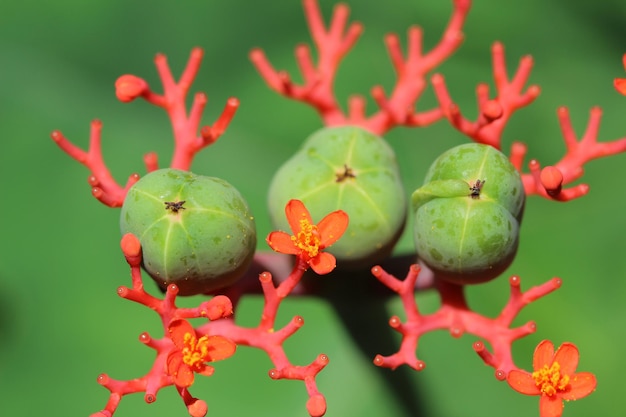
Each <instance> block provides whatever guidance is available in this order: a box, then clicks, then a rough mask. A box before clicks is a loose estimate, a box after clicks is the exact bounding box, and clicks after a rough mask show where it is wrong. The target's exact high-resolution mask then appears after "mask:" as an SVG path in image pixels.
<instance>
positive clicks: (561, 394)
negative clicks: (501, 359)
mask: <svg viewBox="0 0 626 417" xmlns="http://www.w3.org/2000/svg"><path fill="white" fill-rule="evenodd" d="M578 357H579V354H578V348H577V347H576V345H574V344H573V343H567V342H566V343H563V344H562V345H561V346H560V347H559V349H558V350H557V351H556V353H554V345H553V344H552V342H550V341H549V340H544V341H542V342H541V343H539V344H538V345H537V348H536V349H535V353H534V355H533V368H534V372H533V373H529V372H526V371H520V370H516V369H514V370H512V371H510V372H509V375H508V377H507V381H508V383H509V385H510V386H511V387H512V388H513V389H514V390H515V391H517V392H520V393H522V394H525V395H541V398H540V399H539V414H540V415H541V417H560V416H561V414H562V413H563V400H565V401H570V400H577V399H579V398H583V397H586V396H587V395H589V394H591V393H592V392H593V391H594V390H595V389H596V383H597V381H596V377H595V375H594V374H592V373H591V372H578V373H575V371H576V367H577V366H578Z"/></svg>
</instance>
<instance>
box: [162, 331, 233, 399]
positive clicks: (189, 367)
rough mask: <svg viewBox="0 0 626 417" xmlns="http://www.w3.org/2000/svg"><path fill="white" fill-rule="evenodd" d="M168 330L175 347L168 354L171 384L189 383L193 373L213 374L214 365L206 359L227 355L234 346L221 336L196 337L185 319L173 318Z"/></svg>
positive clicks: (186, 385) (224, 357) (231, 352)
mask: <svg viewBox="0 0 626 417" xmlns="http://www.w3.org/2000/svg"><path fill="white" fill-rule="evenodd" d="M168 330H169V333H170V338H171V339H172V342H174V345H175V346H176V349H174V350H172V352H170V354H169V356H168V358H167V373H168V374H169V375H171V376H172V377H174V384H176V385H177V386H179V387H189V386H191V384H193V379H194V373H197V374H201V375H205V376H210V375H212V374H213V367H212V366H209V365H207V364H206V362H213V361H219V360H222V359H226V358H228V357H229V356H232V355H233V354H234V353H235V349H236V348H237V345H235V343H233V342H232V341H231V340H229V339H227V338H225V337H223V336H201V337H198V335H197V334H196V330H195V329H194V328H193V326H192V325H191V324H189V322H188V321H187V320H182V319H178V320H173V321H172V322H171V323H170V325H169V326H168Z"/></svg>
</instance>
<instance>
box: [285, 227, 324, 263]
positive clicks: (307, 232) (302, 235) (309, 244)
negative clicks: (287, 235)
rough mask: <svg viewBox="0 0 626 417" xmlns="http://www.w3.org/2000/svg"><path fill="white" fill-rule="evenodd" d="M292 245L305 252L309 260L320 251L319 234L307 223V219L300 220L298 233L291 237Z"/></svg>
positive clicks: (315, 228)
mask: <svg viewBox="0 0 626 417" xmlns="http://www.w3.org/2000/svg"><path fill="white" fill-rule="evenodd" d="M291 240H292V241H293V243H294V245H296V246H297V247H298V248H300V249H301V250H302V251H304V252H306V253H307V255H309V257H310V258H314V257H316V256H317V254H318V253H319V249H320V234H319V232H318V231H317V226H316V225H314V224H311V223H309V221H308V220H307V219H302V220H300V231H299V232H298V234H297V235H295V236H291Z"/></svg>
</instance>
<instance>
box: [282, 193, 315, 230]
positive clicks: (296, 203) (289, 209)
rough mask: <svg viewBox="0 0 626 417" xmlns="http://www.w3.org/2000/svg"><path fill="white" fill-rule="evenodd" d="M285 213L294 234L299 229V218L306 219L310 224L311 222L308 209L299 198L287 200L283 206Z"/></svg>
mask: <svg viewBox="0 0 626 417" xmlns="http://www.w3.org/2000/svg"><path fill="white" fill-rule="evenodd" d="M285 214H286V215H287V221H288V222H289V227H291V231H292V232H293V234H294V235H297V234H298V232H299V231H300V220H302V219H306V220H308V222H309V223H310V224H313V220H311V215H310V214H309V210H307V208H306V207H305V206H304V203H302V201H300V200H289V202H288V203H287V206H285Z"/></svg>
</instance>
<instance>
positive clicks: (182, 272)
mask: <svg viewBox="0 0 626 417" xmlns="http://www.w3.org/2000/svg"><path fill="white" fill-rule="evenodd" d="M120 225H121V229H122V234H126V233H132V234H134V235H135V236H137V237H138V238H139V241H140V242H141V247H142V252H143V267H144V269H145V270H146V272H148V274H150V276H151V277H152V278H153V279H154V280H155V281H156V282H157V284H158V285H159V286H160V287H161V288H166V287H167V286H168V285H169V284H176V285H178V287H179V289H180V291H179V294H180V295H193V294H202V293H207V292H210V291H213V290H216V289H218V288H221V287H223V286H226V285H229V284H232V283H233V282H235V281H236V280H237V279H239V278H240V277H241V276H242V275H243V274H244V273H245V272H246V270H247V268H248V266H249V264H250V261H251V260H252V257H253V256H254V250H255V247H256V228H255V224H254V218H253V217H252V214H251V213H250V209H249V208H248V204H247V203H246V201H245V200H244V198H243V197H242V196H241V194H240V193H239V191H237V190H236V189H235V188H234V187H233V186H232V185H230V184H229V183H227V182H226V181H224V180H221V179H219V178H213V177H205V176H201V175H195V174H192V173H190V172H187V171H180V170H175V169H160V170H158V171H154V172H151V173H149V174H148V175H146V176H145V177H143V178H141V179H140V180H139V181H138V182H137V183H136V184H135V185H133V186H132V187H131V188H130V190H129V191H128V195H127V196H126V199H125V200H124V205H123V206H122V213H121V218H120Z"/></svg>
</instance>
